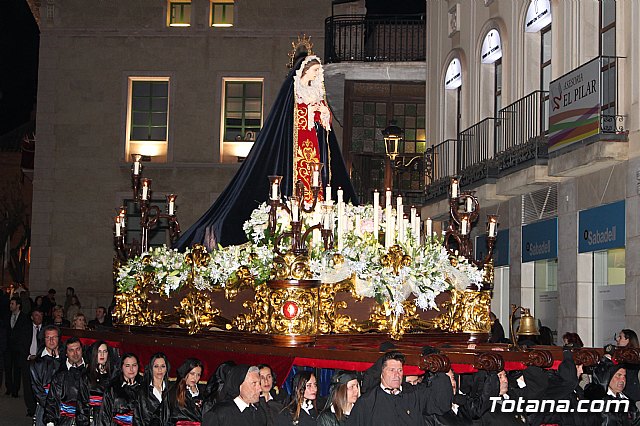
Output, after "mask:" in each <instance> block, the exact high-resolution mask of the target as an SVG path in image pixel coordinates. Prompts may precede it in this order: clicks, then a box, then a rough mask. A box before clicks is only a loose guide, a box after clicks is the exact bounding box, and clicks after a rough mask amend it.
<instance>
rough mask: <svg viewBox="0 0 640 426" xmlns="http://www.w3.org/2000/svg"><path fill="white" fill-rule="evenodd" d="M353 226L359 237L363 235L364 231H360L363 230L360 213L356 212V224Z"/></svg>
mask: <svg viewBox="0 0 640 426" xmlns="http://www.w3.org/2000/svg"><path fill="white" fill-rule="evenodd" d="M353 227H354V232H355V234H356V235H357V236H358V237H360V236H361V235H362V232H360V231H361V228H362V226H361V224H360V215H359V214H356V218H355V224H354V225H353Z"/></svg>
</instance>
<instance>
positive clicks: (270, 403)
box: [258, 364, 289, 424]
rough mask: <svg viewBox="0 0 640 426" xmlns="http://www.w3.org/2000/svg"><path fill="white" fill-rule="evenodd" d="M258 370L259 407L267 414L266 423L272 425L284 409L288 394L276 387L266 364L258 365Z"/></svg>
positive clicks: (273, 377) (272, 373)
mask: <svg viewBox="0 0 640 426" xmlns="http://www.w3.org/2000/svg"><path fill="white" fill-rule="evenodd" d="M258 369H259V370H260V388H261V389H262V391H261V392H260V402H259V404H260V406H261V407H262V408H263V409H264V410H265V412H266V413H267V418H268V423H269V424H274V423H275V418H276V417H277V416H278V414H279V413H280V412H281V411H282V409H283V408H284V404H285V402H286V401H287V399H288V398H289V394H287V391H285V390H284V389H281V388H279V387H278V386H277V385H276V380H277V378H276V374H275V373H274V371H273V370H272V369H271V367H270V366H269V365H267V364H260V365H258Z"/></svg>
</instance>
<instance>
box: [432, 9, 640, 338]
mask: <svg viewBox="0 0 640 426" xmlns="http://www.w3.org/2000/svg"><path fill="white" fill-rule="evenodd" d="M427 17H428V22H427V29H428V30H427V39H428V40H429V41H430V42H429V51H430V52H431V53H430V54H428V60H427V75H426V81H427V92H426V99H427V102H426V118H427V140H428V141H429V142H428V145H429V146H430V148H429V150H428V153H427V156H428V157H429V161H428V163H429V164H432V166H430V167H429V170H427V172H426V174H427V185H426V201H425V204H426V206H425V207H424V208H423V211H422V213H423V214H422V216H423V218H424V217H426V216H430V217H433V218H435V219H440V220H444V219H446V217H447V212H448V210H447V209H448V204H447V200H446V198H447V191H448V186H449V181H450V178H451V176H458V177H460V179H461V185H462V190H463V191H465V190H467V191H474V193H475V195H476V196H477V197H478V198H479V201H480V204H481V206H482V208H483V212H484V213H487V214H489V213H493V214H498V215H499V216H500V219H499V221H500V229H501V232H500V234H499V236H498V250H497V251H498V253H497V254H496V282H495V289H494V300H493V309H494V311H495V312H496V313H497V314H498V317H499V318H501V319H502V322H503V323H504V324H508V315H509V307H508V305H509V303H515V304H517V305H523V306H524V307H530V308H532V312H533V313H534V315H535V316H536V317H537V318H538V319H539V320H540V321H541V322H542V325H545V326H548V327H549V328H551V329H552V330H553V331H554V333H555V336H556V342H557V343H562V338H561V337H562V334H564V333H565V332H575V331H577V332H578V333H579V334H580V336H581V337H582V339H583V341H584V342H585V344H586V345H594V346H602V345H603V344H606V343H613V342H614V341H613V339H614V335H615V333H616V332H617V331H619V330H620V329H621V328H625V327H627V328H634V329H637V328H638V327H640V317H639V316H638V314H639V307H638V297H639V294H638V290H639V289H640V269H639V260H640V259H639V254H640V238H639V226H638V214H637V211H638V200H639V194H640V160H639V159H638V154H639V153H640V138H639V133H638V130H639V126H640V122H639V120H638V119H639V111H638V107H637V105H638V101H639V100H640V98H639V96H640V93H639V85H638V81H637V75H638V66H639V63H638V58H639V57H640V51H639V47H640V46H638V44H637V43H635V42H634V36H633V32H634V31H633V29H634V26H635V25H636V24H637V22H638V20H639V19H640V6H639V5H638V4H637V3H636V2H634V1H625V0H619V1H613V0H601V1H595V0H588V1H555V0H517V1H506V0H504V1H501V0H485V1H427ZM480 225H482V224H480ZM477 228H482V226H478V227H477ZM481 233H482V232H478V233H477V234H475V235H474V236H478V237H479V238H478V240H477V251H478V252H482V251H483V250H484V251H486V249H485V248H484V247H485V239H484V237H482V236H481V235H480V234H481Z"/></svg>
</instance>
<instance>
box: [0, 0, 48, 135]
mask: <svg viewBox="0 0 640 426" xmlns="http://www.w3.org/2000/svg"><path fill="white" fill-rule="evenodd" d="M43 3H44V2H43ZM38 44H39V31H38V26H37V24H36V21H35V19H34V18H33V15H32V14H31V10H30V9H29V5H28V4H27V2H26V0H0V135H3V134H4V133H6V132H8V131H10V130H12V129H14V128H16V127H18V126H20V125H21V124H23V123H25V122H27V121H29V120H30V114H31V110H32V109H33V106H34V104H35V99H36V85H37V81H38Z"/></svg>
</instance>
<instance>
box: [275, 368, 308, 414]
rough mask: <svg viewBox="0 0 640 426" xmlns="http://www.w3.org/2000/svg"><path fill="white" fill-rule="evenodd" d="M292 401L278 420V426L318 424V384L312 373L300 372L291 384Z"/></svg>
mask: <svg viewBox="0 0 640 426" xmlns="http://www.w3.org/2000/svg"><path fill="white" fill-rule="evenodd" d="M291 387H292V392H291V398H290V399H291V401H289V403H288V404H287V405H286V406H285V407H284V409H283V410H282V411H281V412H280V415H279V416H278V417H277V418H276V425H278V426H292V425H295V426H312V425H315V424H316V419H317V417H318V409H317V407H316V398H317V394H318V382H317V381H316V376H315V374H313V373H312V372H310V371H298V372H297V373H296V375H295V376H293V380H292V382H291Z"/></svg>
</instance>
